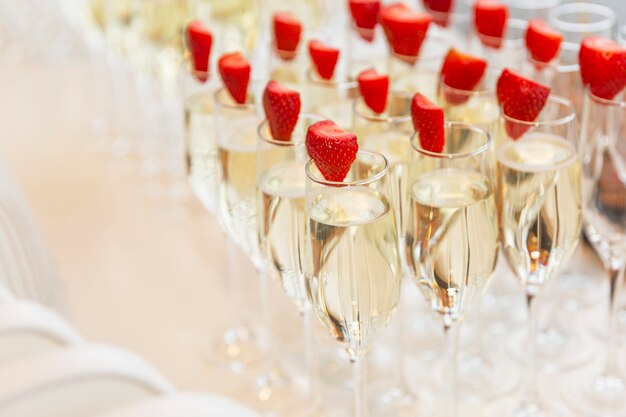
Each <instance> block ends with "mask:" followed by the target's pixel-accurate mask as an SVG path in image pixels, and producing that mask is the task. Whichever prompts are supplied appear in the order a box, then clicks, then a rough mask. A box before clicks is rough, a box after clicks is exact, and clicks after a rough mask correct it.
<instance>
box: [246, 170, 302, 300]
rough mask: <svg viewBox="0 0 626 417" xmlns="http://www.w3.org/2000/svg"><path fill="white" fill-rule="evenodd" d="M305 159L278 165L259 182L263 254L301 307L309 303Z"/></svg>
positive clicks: (272, 271)
mask: <svg viewBox="0 0 626 417" xmlns="http://www.w3.org/2000/svg"><path fill="white" fill-rule="evenodd" d="M304 166H305V161H289V162H284V163H281V164H277V165H276V166H274V167H272V168H271V169H270V170H268V171H267V172H265V173H264V174H263V176H262V177H261V179H260V181H259V197H260V201H259V203H258V204H259V208H260V210H261V211H260V213H261V214H262V218H259V235H260V246H261V255H262V257H263V258H264V259H266V260H267V261H268V263H269V272H270V275H272V276H273V277H274V278H275V279H277V280H278V281H280V283H281V285H282V287H283V289H284V290H285V292H286V293H287V295H288V296H289V298H291V299H292V300H293V301H294V302H295V303H296V305H297V306H298V308H300V309H303V308H304V307H306V306H307V305H308V299H309V297H308V295H307V290H306V284H305V281H304V271H303V264H302V261H303V259H302V256H303V254H304V247H305V237H304V235H305V220H304V195H305V190H304V176H305V171H304Z"/></svg>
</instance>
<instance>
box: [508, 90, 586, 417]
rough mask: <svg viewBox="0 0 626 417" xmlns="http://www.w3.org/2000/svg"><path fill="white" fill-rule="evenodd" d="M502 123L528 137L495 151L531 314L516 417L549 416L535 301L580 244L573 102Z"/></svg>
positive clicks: (554, 103) (558, 100)
mask: <svg viewBox="0 0 626 417" xmlns="http://www.w3.org/2000/svg"><path fill="white" fill-rule="evenodd" d="M501 117H502V119H503V122H504V123H508V124H510V125H511V126H513V128H514V129H515V130H518V131H519V130H525V133H524V134H523V135H522V136H521V137H520V138H518V139H515V140H514V139H512V138H510V137H509V136H508V135H507V136H506V137H505V138H504V140H503V143H502V144H501V145H500V147H499V148H498V151H497V161H498V192H497V200H498V211H499V220H500V234H501V240H502V250H503V252H504V255H505V258H506V260H507V262H508V263H509V266H510V267H511V269H512V270H513V271H514V273H515V274H516V275H517V277H518V278H519V280H520V281H521V284H522V287H523V288H524V290H525V293H526V305H527V308H528V332H527V335H526V337H527V340H528V346H527V348H526V350H525V355H526V357H527V362H526V371H527V380H526V395H525V399H524V401H523V402H522V404H521V405H519V407H518V408H517V409H516V410H515V413H516V415H546V416H547V415H549V411H548V410H547V409H544V407H543V406H542V405H541V403H540V399H539V397H538V385H537V384H538V379H537V363H536V342H537V336H536V335H537V321H536V320H537V314H536V310H537V296H538V295H539V294H540V293H541V292H542V290H543V288H544V287H545V286H546V285H547V284H548V283H549V282H550V281H551V280H552V278H554V276H556V275H557V274H558V273H559V272H560V270H561V269H562V268H563V266H564V265H565V264H566V263H567V261H568V260H569V258H570V256H571V255H572V253H573V252H574V250H575V249H576V246H577V245H578V241H579V238H580V229H581V222H582V220H581V188H580V168H579V162H578V155H577V152H576V141H577V140H578V136H577V134H578V131H577V126H576V112H575V110H574V105H573V104H572V102H571V101H569V100H567V99H565V98H562V97H558V96H554V95H551V96H549V97H548V100H547V102H546V104H545V107H544V109H543V110H542V112H541V113H540V114H539V117H538V119H537V120H536V121H534V122H526V121H521V120H516V119H514V118H511V117H509V116H507V115H506V114H504V113H502V112H501ZM498 415H502V413H500V414H498Z"/></svg>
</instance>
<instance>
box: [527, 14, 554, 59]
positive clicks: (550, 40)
mask: <svg viewBox="0 0 626 417" xmlns="http://www.w3.org/2000/svg"><path fill="white" fill-rule="evenodd" d="M562 41H563V35H561V34H560V33H559V32H558V31H556V30H554V29H552V28H551V27H550V26H548V24H547V23H546V22H545V21H543V20H541V19H533V20H531V21H530V22H528V29H526V48H527V49H528V52H529V53H530V56H531V58H532V59H534V60H535V61H539V62H544V63H548V62H550V61H552V60H553V59H554V58H555V57H556V56H557V55H558V53H559V49H560V48H561V42H562Z"/></svg>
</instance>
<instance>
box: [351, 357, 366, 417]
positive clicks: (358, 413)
mask: <svg viewBox="0 0 626 417" xmlns="http://www.w3.org/2000/svg"><path fill="white" fill-rule="evenodd" d="M350 362H351V363H352V379H353V381H352V382H353V383H354V417H367V398H366V396H365V360H364V358H363V357H353V358H351V359H350Z"/></svg>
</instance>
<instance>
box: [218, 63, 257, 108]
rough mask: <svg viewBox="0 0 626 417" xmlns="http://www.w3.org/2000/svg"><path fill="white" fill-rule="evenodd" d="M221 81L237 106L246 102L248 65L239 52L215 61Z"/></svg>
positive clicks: (248, 79)
mask: <svg viewBox="0 0 626 417" xmlns="http://www.w3.org/2000/svg"><path fill="white" fill-rule="evenodd" d="M217 67H218V68H219V71H220V75H221V76H222V81H223V82H224V85H225V86H226V88H227V89H228V92H229V93H230V95H231V96H232V97H233V98H234V99H235V101H236V102H237V103H239V104H244V103H245V102H246V97H247V95H248V82H249V81H250V63H249V62H248V60H246V58H245V57H244V56H243V55H241V54H240V53H239V52H233V53H230V54H224V55H222V57H221V58H220V59H219V61H217Z"/></svg>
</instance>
